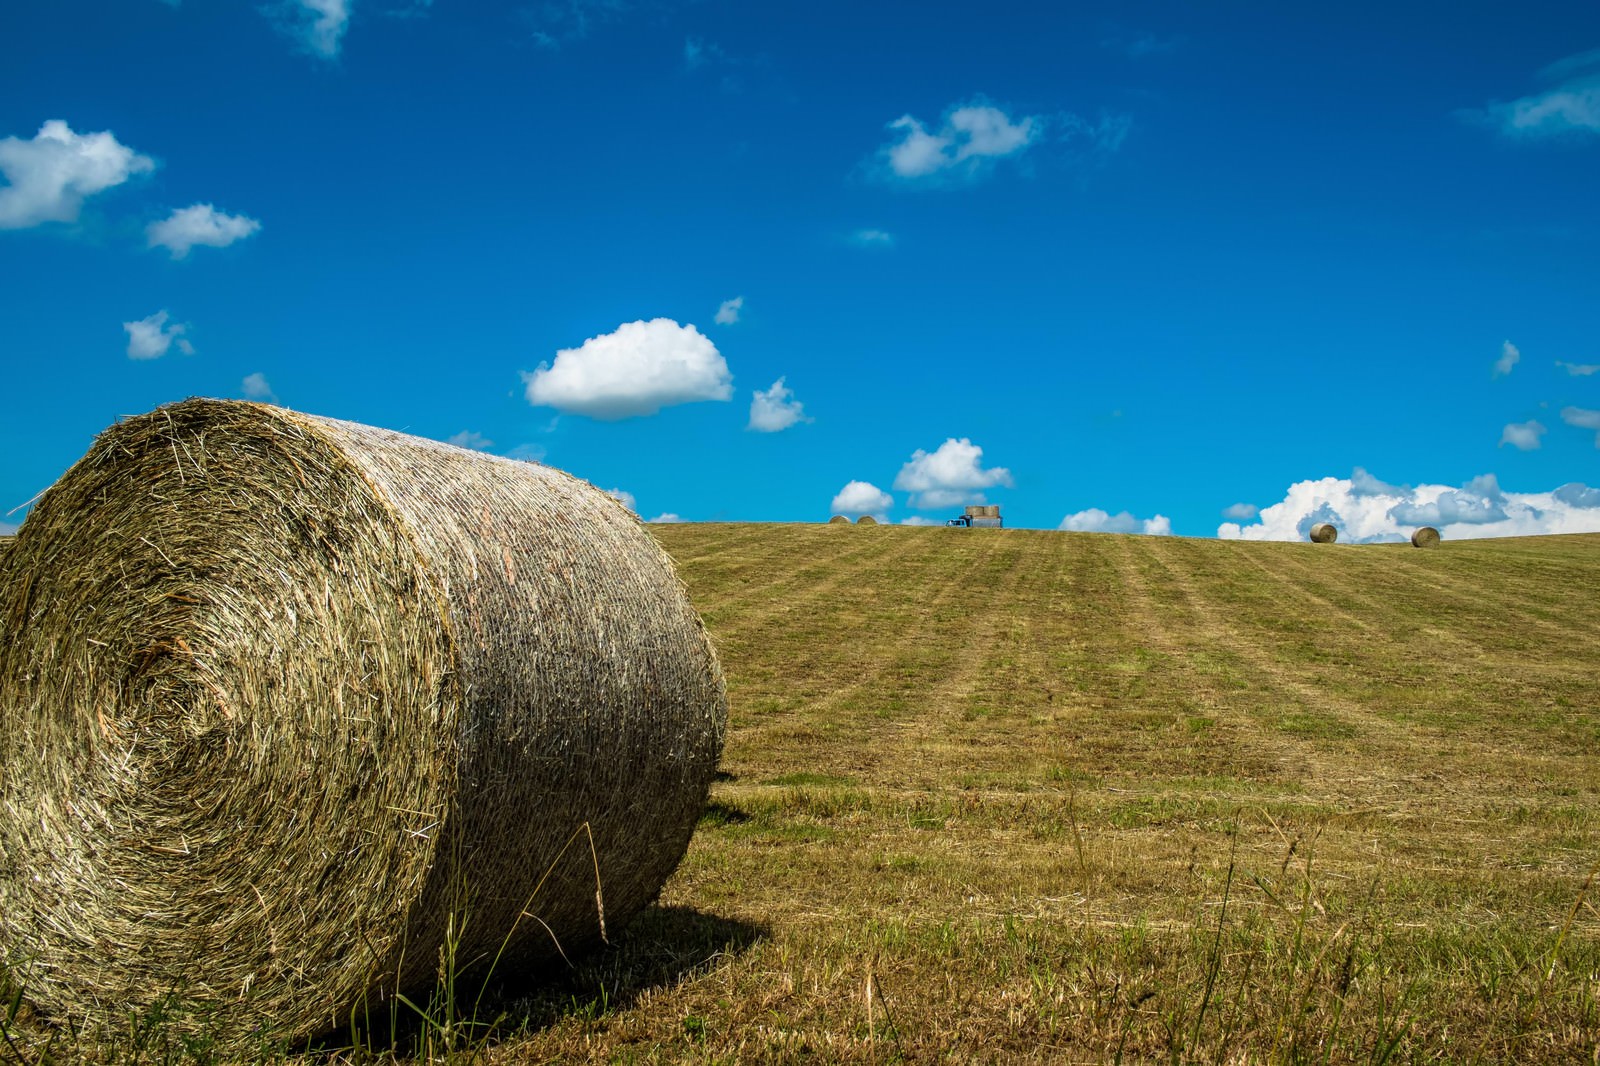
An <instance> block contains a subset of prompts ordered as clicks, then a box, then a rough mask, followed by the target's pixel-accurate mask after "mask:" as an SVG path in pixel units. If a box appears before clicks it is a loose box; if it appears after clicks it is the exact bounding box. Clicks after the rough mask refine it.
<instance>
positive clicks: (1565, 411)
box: [1561, 407, 1600, 448]
mask: <svg viewBox="0 0 1600 1066" xmlns="http://www.w3.org/2000/svg"><path fill="white" fill-rule="evenodd" d="M1561 421H1563V422H1565V423H1566V424H1567V425H1569V426H1577V427H1578V428H1579V429H1592V430H1594V446H1595V447H1596V448H1600V411H1589V410H1586V409H1584V408H1582V407H1563V408H1562V409H1561Z"/></svg>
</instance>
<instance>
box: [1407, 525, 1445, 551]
mask: <svg viewBox="0 0 1600 1066" xmlns="http://www.w3.org/2000/svg"><path fill="white" fill-rule="evenodd" d="M1411 546H1412V547H1413V548H1437V547H1438V546H1439V531H1438V530H1437V529H1434V528H1433V527H1432V526H1423V527H1422V528H1421V529H1419V530H1417V531H1416V532H1415V533H1413V534H1411Z"/></svg>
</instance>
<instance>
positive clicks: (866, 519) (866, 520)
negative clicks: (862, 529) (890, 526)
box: [856, 514, 878, 526]
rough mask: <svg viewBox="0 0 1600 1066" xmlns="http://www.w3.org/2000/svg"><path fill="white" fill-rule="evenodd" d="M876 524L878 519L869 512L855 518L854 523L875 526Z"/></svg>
mask: <svg viewBox="0 0 1600 1066" xmlns="http://www.w3.org/2000/svg"><path fill="white" fill-rule="evenodd" d="M877 524H878V520H877V519H876V518H873V517H872V516H871V515H869V514H864V515H862V516H861V517H859V518H857V519H856V525H858V526H875V525H877Z"/></svg>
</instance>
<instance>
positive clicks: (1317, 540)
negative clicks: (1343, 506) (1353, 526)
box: [1311, 522, 1339, 544]
mask: <svg viewBox="0 0 1600 1066" xmlns="http://www.w3.org/2000/svg"><path fill="white" fill-rule="evenodd" d="M1338 539H1339V531H1338V530H1337V529H1335V528H1334V526H1333V523H1331V522H1318V523H1317V524H1316V525H1314V526H1312V527H1311V542H1312V543H1313V544H1332V543H1333V542H1334V541H1336V540H1338Z"/></svg>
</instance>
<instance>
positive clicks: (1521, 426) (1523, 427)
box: [1500, 418, 1545, 452]
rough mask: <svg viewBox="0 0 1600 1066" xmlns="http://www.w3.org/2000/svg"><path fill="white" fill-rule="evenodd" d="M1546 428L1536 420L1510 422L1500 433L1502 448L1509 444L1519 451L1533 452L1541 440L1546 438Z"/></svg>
mask: <svg viewBox="0 0 1600 1066" xmlns="http://www.w3.org/2000/svg"><path fill="white" fill-rule="evenodd" d="M1544 434H1545V428H1544V425H1543V424H1542V423H1540V422H1539V420H1538V419H1536V418H1530V419H1529V420H1528V421H1526V422H1508V423H1506V427H1505V428H1504V429H1502V430H1501V431H1500V446H1501V447H1502V448H1503V447H1505V446H1506V445H1507V444H1509V445H1511V446H1512V447H1513V448H1516V449H1517V450H1518V451H1524V452H1531V451H1533V450H1534V449H1535V448H1537V447H1539V438H1540V437H1542V436H1544Z"/></svg>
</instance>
